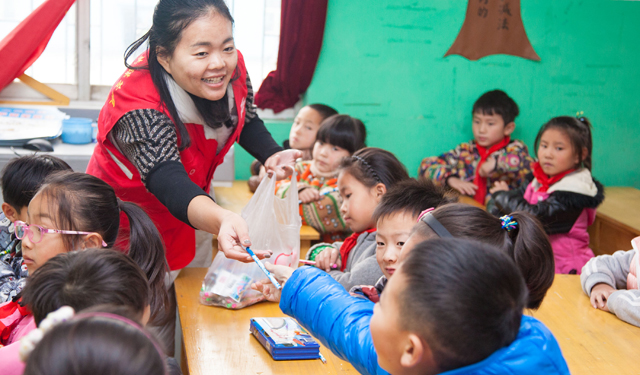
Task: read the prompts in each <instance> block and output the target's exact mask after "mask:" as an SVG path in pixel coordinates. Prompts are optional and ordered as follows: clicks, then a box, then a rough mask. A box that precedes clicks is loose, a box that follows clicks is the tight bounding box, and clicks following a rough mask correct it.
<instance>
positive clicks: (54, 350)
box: [20, 306, 168, 375]
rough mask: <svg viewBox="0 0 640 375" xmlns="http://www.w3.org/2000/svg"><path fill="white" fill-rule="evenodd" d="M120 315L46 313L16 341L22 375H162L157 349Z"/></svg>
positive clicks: (66, 308) (69, 311)
mask: <svg viewBox="0 0 640 375" xmlns="http://www.w3.org/2000/svg"><path fill="white" fill-rule="evenodd" d="M105 310H106V311H109V310H110V308H109V306H106V307H105ZM125 311H126V310H122V309H120V310H118V313H113V312H81V313H80V314H78V315H75V313H74V310H73V309H72V308H71V307H69V306H63V307H62V308H60V309H59V310H57V311H55V312H53V313H50V314H49V315H48V316H47V318H46V319H44V320H43V321H42V322H41V323H40V327H39V328H38V329H37V330H35V331H31V332H30V333H29V334H28V335H27V336H25V337H24V338H22V340H21V343H20V344H21V347H20V356H21V358H22V360H23V361H25V362H26V368H25V371H24V374H27V375H54V374H79V373H80V374H106V373H109V374H121V375H129V374H131V375H159V374H165V375H166V374H168V370H167V366H166V363H165V356H164V354H163V353H162V350H161V349H160V346H159V345H158V343H157V342H156V341H155V340H154V339H153V338H152V337H151V335H150V334H149V333H148V332H146V331H145V330H144V329H143V328H142V326H141V325H140V323H138V322H136V321H134V320H133V319H132V318H130V317H128V316H126V315H127V314H126V313H125V314H123V312H125ZM123 315H125V316H123ZM140 359H144V360H140Z"/></svg>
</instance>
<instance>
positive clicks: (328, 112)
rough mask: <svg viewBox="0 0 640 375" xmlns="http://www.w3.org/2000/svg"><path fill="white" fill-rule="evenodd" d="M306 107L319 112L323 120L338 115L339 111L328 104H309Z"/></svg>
mask: <svg viewBox="0 0 640 375" xmlns="http://www.w3.org/2000/svg"><path fill="white" fill-rule="evenodd" d="M306 107H309V108H311V109H313V110H314V111H316V112H318V113H319V114H320V117H322V120H325V119H327V118H328V117H331V116H333V115H337V114H338V111H336V110H335V109H333V107H329V106H328V105H326V104H319V103H314V104H308V105H306Z"/></svg>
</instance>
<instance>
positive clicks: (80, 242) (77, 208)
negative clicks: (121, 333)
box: [16, 172, 169, 324]
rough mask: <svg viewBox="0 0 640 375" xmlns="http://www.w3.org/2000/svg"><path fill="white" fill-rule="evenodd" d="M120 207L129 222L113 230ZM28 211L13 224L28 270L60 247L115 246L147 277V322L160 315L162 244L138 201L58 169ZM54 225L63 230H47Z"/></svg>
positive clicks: (155, 320)
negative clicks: (24, 219)
mask: <svg viewBox="0 0 640 375" xmlns="http://www.w3.org/2000/svg"><path fill="white" fill-rule="evenodd" d="M121 213H122V214H124V217H125V218H126V221H125V222H128V224H126V225H125V226H124V227H125V228H126V229H128V230H126V231H122V232H124V233H119V230H118V229H119V227H120V221H121V217H122V215H121ZM28 217H29V224H25V223H21V224H16V231H17V233H18V235H19V236H22V237H23V243H24V244H23V252H24V256H25V263H26V264H27V268H28V269H29V273H30V274H32V273H33V272H34V271H35V270H36V269H38V268H39V267H40V266H42V265H43V264H44V263H45V262H46V261H47V260H49V259H50V258H52V257H54V256H55V255H57V254H60V253H63V252H69V251H73V250H84V249H87V248H102V247H114V246H115V247H116V248H119V249H120V250H121V251H123V252H125V253H126V254H128V255H129V257H131V259H132V260H133V261H134V262H136V264H137V265H138V266H139V267H140V268H141V269H142V270H143V271H144V273H145V274H146V276H147V279H149V287H150V289H151V297H150V305H151V322H152V323H154V324H158V323H160V322H163V321H164V319H165V318H164V316H163V315H164V312H165V307H166V306H167V305H168V300H169V298H168V295H167V292H166V288H165V285H164V279H165V274H166V272H167V269H168V267H167V262H166V259H165V253H164V245H163V243H162V238H161V237H160V234H159V233H158V230H157V229H156V227H155V225H154V224H153V222H152V221H151V219H150V218H149V216H147V214H146V213H145V212H144V211H143V210H142V209H141V208H140V207H139V206H137V205H136V204H134V203H130V202H124V201H121V200H120V199H118V198H117V197H116V194H115V192H114V190H113V188H112V187H111V186H109V185H108V184H107V183H105V182H104V181H102V180H100V179H99V178H97V177H94V176H91V175H88V174H86V173H78V172H59V173H55V174H53V175H51V176H49V177H48V178H47V179H46V180H45V183H44V185H43V186H42V187H41V188H40V191H38V193H37V194H36V195H35V196H34V198H33V200H32V201H31V203H30V204H29V216H28ZM50 228H55V229H50ZM54 230H62V231H61V232H57V233H52V231H54ZM46 231H48V232H46ZM69 232H76V233H69ZM127 240H128V241H127Z"/></svg>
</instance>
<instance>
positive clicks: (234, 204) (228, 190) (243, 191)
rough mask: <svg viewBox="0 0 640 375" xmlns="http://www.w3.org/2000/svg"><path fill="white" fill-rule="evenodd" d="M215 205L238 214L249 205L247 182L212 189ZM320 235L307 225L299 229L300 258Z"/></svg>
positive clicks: (216, 247) (234, 182) (215, 245)
mask: <svg viewBox="0 0 640 375" xmlns="http://www.w3.org/2000/svg"><path fill="white" fill-rule="evenodd" d="M213 190H214V191H215V194H216V201H217V203H218V204H219V205H220V206H221V207H223V208H226V209H227V210H229V211H233V212H235V213H237V214H240V212H241V211H242V209H243V208H244V206H246V205H247V203H249V200H250V199H251V197H252V196H253V193H252V192H251V191H249V187H248V185H247V181H233V186H232V187H217V186H216V187H214V188H213ZM319 239H320V233H318V231H316V230H315V229H313V228H312V227H310V226H308V225H303V226H302V228H300V256H301V257H304V255H305V254H307V251H308V250H309V247H311V241H314V240H319ZM213 249H214V254H213V256H214V257H215V253H216V252H217V249H218V245H217V244H214V246H213Z"/></svg>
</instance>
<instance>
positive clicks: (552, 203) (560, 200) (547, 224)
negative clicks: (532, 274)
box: [487, 186, 583, 234]
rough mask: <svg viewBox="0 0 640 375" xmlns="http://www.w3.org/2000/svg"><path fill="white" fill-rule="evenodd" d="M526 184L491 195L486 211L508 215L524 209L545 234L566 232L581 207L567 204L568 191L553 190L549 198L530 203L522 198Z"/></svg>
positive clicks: (573, 222)
mask: <svg viewBox="0 0 640 375" xmlns="http://www.w3.org/2000/svg"><path fill="white" fill-rule="evenodd" d="M525 190H526V186H521V187H520V188H519V189H515V190H509V191H498V192H495V193H493V194H492V195H491V198H492V199H491V201H489V203H488V204H487V211H489V212H490V213H492V214H493V215H495V216H502V215H508V214H510V213H512V212H513V211H526V212H529V213H530V214H532V215H535V216H536V217H537V218H538V220H540V222H541V223H542V225H543V226H544V229H545V231H546V232H547V234H558V233H567V232H569V231H570V230H571V228H572V227H573V224H575V222H576V220H577V219H578V217H579V216H580V214H581V213H582V210H583V208H582V207H575V206H572V205H571V204H568V201H569V200H570V199H571V197H569V196H570V195H581V194H577V193H570V192H561V191H558V192H553V193H552V194H551V195H549V198H547V199H545V200H543V201H541V202H538V203H536V204H531V203H529V202H527V200H526V199H524V191H525Z"/></svg>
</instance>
